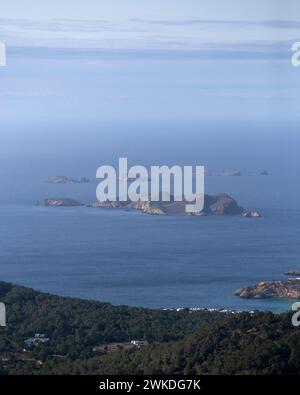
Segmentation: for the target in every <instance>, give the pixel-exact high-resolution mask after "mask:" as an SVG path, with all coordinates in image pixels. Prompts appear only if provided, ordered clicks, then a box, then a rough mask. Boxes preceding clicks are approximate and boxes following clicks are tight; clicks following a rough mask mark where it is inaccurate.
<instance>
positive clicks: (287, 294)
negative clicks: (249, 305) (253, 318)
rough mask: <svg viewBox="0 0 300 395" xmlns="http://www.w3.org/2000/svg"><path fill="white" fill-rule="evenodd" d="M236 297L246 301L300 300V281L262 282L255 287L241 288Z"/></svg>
mask: <svg viewBox="0 0 300 395" xmlns="http://www.w3.org/2000/svg"><path fill="white" fill-rule="evenodd" d="M235 295H237V296H239V297H241V298H245V299H252V298H255V299H262V298H290V299H300V280H298V279H289V280H286V281H261V282H259V283H257V284H255V285H250V286H248V287H245V288H239V289H237V290H236V291H235Z"/></svg>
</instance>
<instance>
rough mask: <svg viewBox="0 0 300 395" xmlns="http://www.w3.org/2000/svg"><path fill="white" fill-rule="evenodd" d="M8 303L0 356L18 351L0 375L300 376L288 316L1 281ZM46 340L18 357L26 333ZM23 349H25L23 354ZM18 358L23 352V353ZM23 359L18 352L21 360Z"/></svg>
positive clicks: (295, 334) (298, 343)
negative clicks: (159, 304)
mask: <svg viewBox="0 0 300 395" xmlns="http://www.w3.org/2000/svg"><path fill="white" fill-rule="evenodd" d="M0 300H1V301H2V302H4V303H5V304H6V306H7V321H8V326H7V327H6V328H0V354H1V355H5V353H8V352H11V353H12V354H13V353H16V357H15V360H14V361H13V360H12V361H10V362H9V363H6V364H3V366H2V368H1V370H0V373H2V374H7V373H9V374H14V373H18V374H21V373H22V374H42V373H43V374H178V373H183V374H299V372H300V330H299V329H298V328H294V327H293V326H292V325H291V317H290V314H272V313H255V314H254V315H250V314H248V313H242V314H238V315H226V314H221V313H208V312H195V313H190V312H189V311H188V310H183V311H180V312H176V311H160V310H150V309H138V308H130V307H126V306H120V307H114V306H112V305H110V304H107V303H99V302H93V301H83V300H78V299H74V298H62V297H57V296H52V295H48V294H44V293H40V292H36V291H33V290H30V289H26V288H23V287H16V286H12V285H9V284H6V283H0ZM35 332H42V333H46V334H47V336H49V337H50V341H49V343H46V344H44V345H41V346H39V347H37V348H35V349H34V350H32V351H30V353H29V354H28V355H30V356H31V357H33V358H34V359H35V360H36V359H40V360H42V361H43V364H37V363H36V361H24V360H21V359H22V358H20V356H18V353H20V352H21V350H22V347H23V346H24V343H23V342H24V338H26V337H28V336H32V335H33V334H34V333H35ZM133 338H136V339H146V340H148V341H149V342H150V344H149V345H148V346H144V347H142V348H140V349H132V350H129V351H116V352H114V353H110V354H104V355H103V354H102V355H101V354H95V353H94V352H93V351H92V348H93V347H94V346H95V345H98V344H101V343H109V342H113V341H118V342H122V341H130V340H132V339H133ZM25 355H27V354H25ZM21 356H24V354H21ZM23 359H24V358H23Z"/></svg>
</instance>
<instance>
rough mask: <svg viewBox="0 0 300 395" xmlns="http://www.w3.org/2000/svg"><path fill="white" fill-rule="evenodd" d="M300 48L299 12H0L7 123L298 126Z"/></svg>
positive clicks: (35, 7) (226, 7) (192, 2)
mask: <svg viewBox="0 0 300 395" xmlns="http://www.w3.org/2000/svg"><path fill="white" fill-rule="evenodd" d="M2 3H3V4H2ZM295 41H300V2H299V0H286V1H282V0H252V1H248V0H227V1H226V2H225V1H223V0H185V1H183V0H163V1H162V0H151V1H150V0H84V1H81V0H76V1H75V0H72V1H71V0H51V1H48V0H47V1H42V2H41V1H40V0H10V1H9V2H8V1H3V0H0V42H3V43H5V45H6V47H7V67H5V68H3V67H1V68H0V117H2V119H4V120H6V121H10V120H15V119H20V120H23V119H36V118H39V117H41V118H43V119H45V120H47V119H51V120H53V119H61V118H64V117H66V118H67V117H73V118H74V117H87V118H89V117H90V118H91V117H92V118H97V117H100V118H101V117H103V118H114V119H116V118H117V119H127V118H130V119H140V118H141V119H158V120H159V119H161V118H167V119H176V118H180V119H193V120H199V121H201V120H203V119H205V120H207V119H210V120H223V119H224V120H234V119H238V120H249V119H258V120H261V119H267V120H272V119H278V118H280V119H297V118H298V117H299V111H298V109H299V105H300V97H299V87H300V68H295V67H292V66H291V61H290V58H291V55H292V53H291V50H290V48H291V45H292V43H293V42H295ZM0 133H1V132H0Z"/></svg>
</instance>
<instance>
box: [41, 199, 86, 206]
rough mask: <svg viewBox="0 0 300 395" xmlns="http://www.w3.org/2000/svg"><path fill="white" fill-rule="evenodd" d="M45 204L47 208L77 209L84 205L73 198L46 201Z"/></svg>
mask: <svg viewBox="0 0 300 395" xmlns="http://www.w3.org/2000/svg"><path fill="white" fill-rule="evenodd" d="M43 203H44V206H47V207H76V206H82V204H81V203H79V202H78V201H77V200H74V199H71V198H60V199H57V198H51V199H45V200H44V202H43Z"/></svg>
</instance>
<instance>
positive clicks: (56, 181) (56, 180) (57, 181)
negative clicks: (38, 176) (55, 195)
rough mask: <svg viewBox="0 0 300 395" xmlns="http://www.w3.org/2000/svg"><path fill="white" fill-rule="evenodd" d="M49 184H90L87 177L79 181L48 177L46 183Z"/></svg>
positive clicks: (66, 177) (70, 178)
mask: <svg viewBox="0 0 300 395" xmlns="http://www.w3.org/2000/svg"><path fill="white" fill-rule="evenodd" d="M46 182H47V183H49V184H86V183H89V182H90V179H89V178H87V177H80V178H79V180H77V179H75V178H72V177H68V176H56V177H49V178H48V179H47V181H46Z"/></svg>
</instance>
